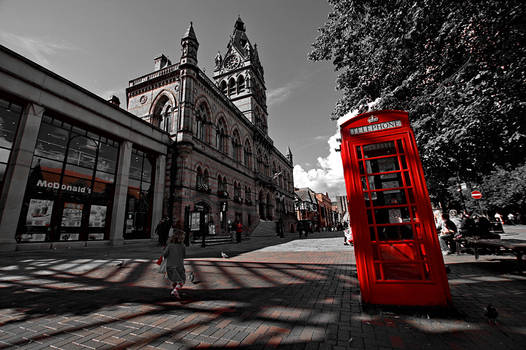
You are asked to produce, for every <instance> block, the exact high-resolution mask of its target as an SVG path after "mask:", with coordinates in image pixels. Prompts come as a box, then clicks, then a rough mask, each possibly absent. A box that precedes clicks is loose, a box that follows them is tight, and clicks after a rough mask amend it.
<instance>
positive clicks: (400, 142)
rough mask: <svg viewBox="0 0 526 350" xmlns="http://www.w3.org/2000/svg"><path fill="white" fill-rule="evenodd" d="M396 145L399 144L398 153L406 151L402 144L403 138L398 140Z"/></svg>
mask: <svg viewBox="0 0 526 350" xmlns="http://www.w3.org/2000/svg"><path fill="white" fill-rule="evenodd" d="M396 145H397V146H398V153H404V146H403V145H402V140H396Z"/></svg>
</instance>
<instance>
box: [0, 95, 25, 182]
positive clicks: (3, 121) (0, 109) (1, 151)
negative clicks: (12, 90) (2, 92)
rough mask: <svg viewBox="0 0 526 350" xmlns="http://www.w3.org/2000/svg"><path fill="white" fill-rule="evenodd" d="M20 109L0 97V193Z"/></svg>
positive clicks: (18, 106)
mask: <svg viewBox="0 0 526 350" xmlns="http://www.w3.org/2000/svg"><path fill="white" fill-rule="evenodd" d="M22 109H23V108H22V106H21V105H19V104H16V103H14V102H12V101H8V100H7V99H4V98H1V97H0V191H2V185H3V183H4V177H5V172H6V169H7V164H8V162H9V156H10V155H11V150H12V148H13V142H14V140H15V134H16V129H17V127H18V121H19V120H20V116H21V115H22Z"/></svg>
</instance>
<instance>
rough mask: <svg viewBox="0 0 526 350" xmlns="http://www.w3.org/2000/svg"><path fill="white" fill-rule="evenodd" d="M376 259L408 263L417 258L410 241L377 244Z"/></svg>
mask: <svg viewBox="0 0 526 350" xmlns="http://www.w3.org/2000/svg"><path fill="white" fill-rule="evenodd" d="M377 249H378V259H379V260H382V261H388V262H389V263H391V264H392V263H410V262H414V261H415V260H417V259H418V256H417V253H416V249H415V245H414V244H412V243H405V242H404V243H401V244H400V243H394V244H379V245H378V246H377Z"/></svg>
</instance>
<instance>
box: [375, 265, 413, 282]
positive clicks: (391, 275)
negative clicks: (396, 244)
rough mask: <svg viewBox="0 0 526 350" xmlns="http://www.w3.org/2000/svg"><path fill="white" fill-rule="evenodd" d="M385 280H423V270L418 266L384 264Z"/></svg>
mask: <svg viewBox="0 0 526 350" xmlns="http://www.w3.org/2000/svg"><path fill="white" fill-rule="evenodd" d="M382 267H383V273H384V279H385V280H396V281H411V280H413V281H415V280H416V281H418V280H422V274H421V268H420V266H418V265H417V264H383V265H382Z"/></svg>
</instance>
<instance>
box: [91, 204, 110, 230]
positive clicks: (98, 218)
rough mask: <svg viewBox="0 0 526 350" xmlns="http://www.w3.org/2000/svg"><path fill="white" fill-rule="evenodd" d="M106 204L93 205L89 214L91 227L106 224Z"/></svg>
mask: <svg viewBox="0 0 526 350" xmlns="http://www.w3.org/2000/svg"><path fill="white" fill-rule="evenodd" d="M106 208H107V207H106V206H105V205H92V206H91V208H90V214H89V227H104V226H106Z"/></svg>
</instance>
